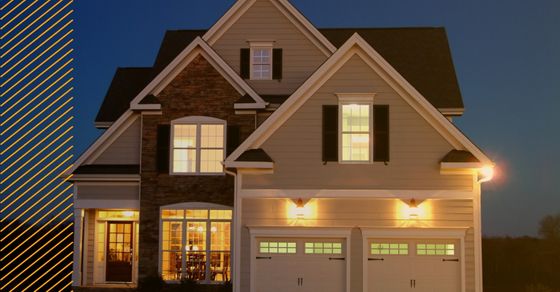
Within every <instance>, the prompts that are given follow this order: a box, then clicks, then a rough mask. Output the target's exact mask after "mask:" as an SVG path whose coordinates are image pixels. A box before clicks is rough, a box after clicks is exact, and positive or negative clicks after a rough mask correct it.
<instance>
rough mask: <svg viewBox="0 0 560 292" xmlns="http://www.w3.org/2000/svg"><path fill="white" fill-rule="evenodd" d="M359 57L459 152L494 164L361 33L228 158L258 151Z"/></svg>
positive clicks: (233, 158)
mask: <svg viewBox="0 0 560 292" xmlns="http://www.w3.org/2000/svg"><path fill="white" fill-rule="evenodd" d="M354 55H358V56H359V57H360V58H362V60H363V61H364V62H366V63H367V64H368V65H369V66H370V67H371V68H372V69H373V70H374V71H375V72H376V73H377V74H379V75H380V76H381V77H382V78H383V79H384V80H385V81H386V82H387V83H388V84H389V85H390V86H391V87H392V88H393V89H394V90H395V91H396V92H397V93H398V94H399V95H400V96H401V97H402V98H403V99H404V100H405V101H406V102H407V103H408V104H409V105H410V106H412V107H413V108H414V109H415V110H416V111H417V112H418V113H419V114H420V115H421V116H422V117H423V118H424V119H425V120H426V121H427V122H428V123H429V124H430V125H431V126H432V127H434V129H436V130H437V131H438V132H439V133H440V134H441V135H442V136H443V137H444V138H445V139H446V140H447V141H448V142H449V143H450V144H451V145H452V146H453V147H454V148H455V149H459V150H468V151H470V152H471V153H472V154H473V155H474V156H475V157H476V158H478V160H479V161H481V162H482V163H484V164H493V162H492V161H491V160H490V158H488V157H487V156H486V155H485V154H484V153H483V152H482V151H481V150H480V149H479V148H478V147H477V146H476V145H474V144H473V143H472V142H471V141H470V140H469V139H468V138H467V137H466V136H465V135H464V134H463V133H462V132H461V131H460V130H459V129H457V128H456V127H455V125H453V124H452V123H451V122H450V121H449V120H448V119H447V118H446V117H445V116H444V115H442V114H441V113H440V112H439V111H438V110H437V109H436V108H435V107H434V106H433V105H432V104H431V103H430V102H428V101H427V100H426V98H425V97H424V96H422V95H421V94H420V93H419V92H418V91H417V90H416V89H415V88H414V87H413V86H412V85H410V83H409V82H408V81H406V80H405V79H404V77H402V76H401V75H400V74H399V73H398V72H397V71H396V70H395V69H394V68H393V67H392V66H391V65H390V64H389V63H388V62H387V61H386V60H385V59H383V57H382V56H381V55H380V54H379V53H377V51H375V49H373V48H372V47H371V46H370V45H369V44H368V43H367V42H366V41H365V40H364V39H363V38H362V37H361V36H360V35H359V34H358V33H355V34H354V35H352V36H351V37H350V38H349V39H348V40H347V41H346V43H344V45H342V46H341V47H340V48H339V49H338V50H337V51H336V52H335V53H334V54H333V55H332V56H331V57H330V58H329V59H328V60H327V61H326V62H325V63H323V65H321V67H319V69H318V70H317V71H315V73H313V75H311V77H309V79H307V81H306V82H305V83H304V84H303V85H302V86H300V88H298V89H297V90H296V91H295V92H294V93H293V94H292V95H291V96H290V97H289V98H288V100H286V101H285V102H284V103H283V104H282V105H281V106H280V107H279V108H278V110H276V111H275V112H274V113H273V114H272V115H271V116H270V117H269V118H268V119H267V120H266V121H265V122H264V123H263V124H262V125H261V126H260V127H259V128H257V129H256V130H255V131H254V132H253V133H252V134H251V135H250V136H249V138H247V139H246V140H245V141H244V142H243V143H242V144H241V145H240V146H239V147H238V148H237V149H236V150H235V151H234V152H233V153H232V154H231V155H230V156H228V158H227V159H226V164H227V163H228V162H231V161H235V160H236V159H237V158H238V157H239V156H240V155H241V154H242V153H243V152H245V151H246V150H248V149H255V148H259V147H261V146H262V144H263V143H264V142H265V141H266V140H267V139H268V138H269V137H270V136H271V135H272V134H273V133H274V132H275V131H276V130H277V129H278V128H279V127H280V126H281V125H282V124H284V123H285V122H286V121H287V120H288V119H289V118H290V117H291V116H292V115H293V114H294V113H295V112H296V111H297V110H298V109H299V108H300V107H301V106H302V105H303V104H304V103H305V102H306V101H307V100H308V99H309V98H310V97H311V96H312V95H313V94H314V93H315V92H316V91H317V90H318V89H319V88H320V87H321V86H322V85H323V84H324V83H325V82H326V81H327V80H329V78H330V77H331V76H333V75H334V74H335V73H336V72H337V71H338V69H340V68H341V67H342V66H343V65H344V64H345V63H346V62H347V61H348V60H349V59H350V58H351V57H352V56H354Z"/></svg>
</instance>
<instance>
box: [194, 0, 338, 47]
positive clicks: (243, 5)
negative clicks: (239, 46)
mask: <svg viewBox="0 0 560 292" xmlns="http://www.w3.org/2000/svg"><path fill="white" fill-rule="evenodd" d="M260 1H264V0H260ZM268 1H270V2H271V3H272V5H274V6H275V7H276V8H278V10H279V11H280V12H281V13H282V14H284V16H286V18H288V20H289V21H290V22H292V23H293V24H294V25H295V26H296V28H297V29H299V30H300V31H301V32H302V33H303V34H304V35H305V36H306V37H307V38H308V39H309V40H310V41H311V42H312V43H313V44H314V45H315V46H317V48H318V49H319V50H321V52H323V53H324V54H325V56H327V57H328V56H330V55H331V54H332V53H334V52H335V51H336V47H335V46H334V45H333V44H332V43H331V42H330V41H329V40H328V39H327V38H326V37H325V36H324V35H323V34H322V33H321V32H319V30H317V29H316V28H315V27H314V26H313V24H311V22H309V20H307V19H306V18H305V16H303V15H302V14H301V13H300V12H299V11H298V10H297V9H296V8H295V7H294V6H292V4H290V2H289V1H287V0H268ZM255 2H257V0H238V1H237V2H235V4H234V5H233V6H232V7H231V8H230V9H229V10H228V11H227V12H226V13H225V14H224V15H223V16H222V17H221V18H220V19H219V20H218V21H217V22H216V23H215V24H214V25H213V26H212V27H211V28H210V29H209V30H208V31H207V32H206V33H205V34H204V35H203V36H202V39H204V40H205V41H207V42H208V44H209V45H211V46H212V45H214V44H215V43H216V42H217V41H218V39H219V38H220V37H221V36H222V35H223V34H224V33H225V32H226V31H227V30H228V29H229V28H230V27H231V26H232V25H233V24H234V23H235V22H237V20H238V19H239V18H240V17H242V16H243V15H244V14H245V12H247V10H249V8H251V7H252V6H253V4H255Z"/></svg>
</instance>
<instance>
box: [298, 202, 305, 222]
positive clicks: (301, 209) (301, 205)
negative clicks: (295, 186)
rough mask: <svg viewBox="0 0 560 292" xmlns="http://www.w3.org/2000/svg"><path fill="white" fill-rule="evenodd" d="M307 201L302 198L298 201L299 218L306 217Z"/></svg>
mask: <svg viewBox="0 0 560 292" xmlns="http://www.w3.org/2000/svg"><path fill="white" fill-rule="evenodd" d="M305 213H306V212H305V203H304V202H303V200H302V199H301V198H299V199H297V201H296V217H297V219H303V218H305Z"/></svg>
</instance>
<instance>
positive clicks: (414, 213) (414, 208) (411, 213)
mask: <svg viewBox="0 0 560 292" xmlns="http://www.w3.org/2000/svg"><path fill="white" fill-rule="evenodd" d="M419 213H420V211H419V210H418V203H417V202H416V200H415V199H411V200H410V202H409V203H408V219H417V218H418V215H419Z"/></svg>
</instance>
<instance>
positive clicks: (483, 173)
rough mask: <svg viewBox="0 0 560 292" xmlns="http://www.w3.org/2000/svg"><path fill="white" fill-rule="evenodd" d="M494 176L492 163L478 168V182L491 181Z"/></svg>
mask: <svg viewBox="0 0 560 292" xmlns="http://www.w3.org/2000/svg"><path fill="white" fill-rule="evenodd" d="M493 177H494V166H493V165H485V166H483V167H481V168H479V169H478V182H479V183H484V182H488V181H491V180H492V178H493Z"/></svg>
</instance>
